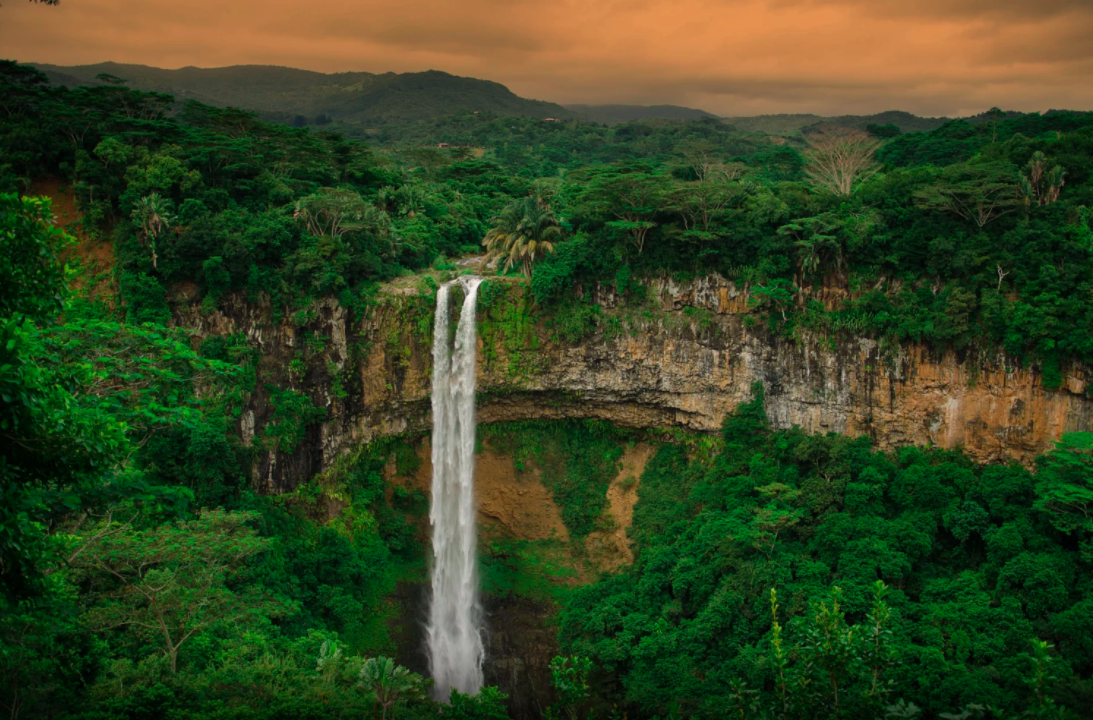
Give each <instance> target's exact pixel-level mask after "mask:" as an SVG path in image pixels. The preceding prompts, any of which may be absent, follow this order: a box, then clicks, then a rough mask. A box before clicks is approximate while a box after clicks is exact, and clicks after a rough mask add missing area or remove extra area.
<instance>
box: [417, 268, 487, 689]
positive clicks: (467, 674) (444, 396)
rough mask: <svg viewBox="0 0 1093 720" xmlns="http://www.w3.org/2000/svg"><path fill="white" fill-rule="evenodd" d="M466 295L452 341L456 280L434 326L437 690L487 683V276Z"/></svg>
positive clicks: (432, 613) (430, 630) (433, 665)
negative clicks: (482, 362)
mask: <svg viewBox="0 0 1093 720" xmlns="http://www.w3.org/2000/svg"><path fill="white" fill-rule="evenodd" d="M460 282H461V283H462V284H463V288H464V291H465V295H464V298H463V308H462V310H461V311H460V313H459V325H458V326H457V328H456V333H455V348H454V350H450V349H449V345H448V342H449V340H448V335H449V333H448V324H449V320H448V314H449V310H448V305H449V297H450V292H449V291H450V288H451V285H452V283H445V284H444V285H443V286H441V287H440V289H439V290H438V292H437V296H436V320H435V322H434V325H433V498H432V507H431V508H430V510H429V521H430V523H431V524H432V527H433V572H432V591H433V593H432V603H431V605H430V607H429V624H428V627H427V628H426V637H427V641H428V650H429V669H430V671H431V673H432V676H433V681H434V682H435V683H436V684H435V686H434V691H433V692H434V695H435V697H436V699H438V700H447V699H448V696H449V695H450V694H451V689H452V688H455V689H456V690H459V691H460V692H462V693H469V694H475V693H477V692H478V690H479V688H481V687H482V659H483V656H484V654H485V652H484V649H483V645H482V609H481V606H480V605H479V604H478V564H477V557H476V547H475V546H476V543H477V537H476V534H475V516H476V510H475V505H474V382H475V360H476V357H477V354H478V348H477V335H476V328H475V317H474V312H475V302H476V300H477V296H478V285H479V284H480V283H481V282H482V281H481V279H480V278H474V277H465V278H461V279H460Z"/></svg>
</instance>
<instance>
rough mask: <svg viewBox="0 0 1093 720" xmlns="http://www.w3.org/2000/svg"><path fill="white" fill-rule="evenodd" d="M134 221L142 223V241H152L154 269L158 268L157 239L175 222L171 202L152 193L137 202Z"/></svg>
mask: <svg viewBox="0 0 1093 720" xmlns="http://www.w3.org/2000/svg"><path fill="white" fill-rule="evenodd" d="M133 219H134V220H136V221H137V222H139V223H140V233H141V239H142V240H143V241H145V242H147V241H148V240H151V245H152V267H153V268H154V267H156V261H157V260H158V257H157V255H156V238H157V237H159V235H160V233H162V232H164V231H165V230H167V228H169V227H170V226H171V223H173V222H174V221H175V218H174V216H173V215H171V201H170V200H164V199H163V198H161V197H160V196H159V193H152V194H151V195H148V196H146V197H142V198H141V199H140V200H139V201H137V206H136V208H134V209H133Z"/></svg>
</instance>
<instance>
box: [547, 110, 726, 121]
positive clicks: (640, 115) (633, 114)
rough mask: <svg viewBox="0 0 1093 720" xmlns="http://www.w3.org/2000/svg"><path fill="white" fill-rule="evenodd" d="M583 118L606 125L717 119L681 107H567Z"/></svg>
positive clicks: (707, 114) (710, 115) (712, 115)
mask: <svg viewBox="0 0 1093 720" xmlns="http://www.w3.org/2000/svg"><path fill="white" fill-rule="evenodd" d="M565 107H566V109H567V110H572V111H573V112H575V113H577V114H578V115H580V116H581V117H584V118H587V119H589V120H594V121H595V122H600V123H603V124H605V125H614V124H616V123H624V122H632V121H634V120H649V119H654V118H655V119H663V120H701V119H702V118H716V117H717V116H716V115H714V114H713V113H708V112H706V111H705V110H696V109H695V108H689V107H680V106H679V105H566V106H565Z"/></svg>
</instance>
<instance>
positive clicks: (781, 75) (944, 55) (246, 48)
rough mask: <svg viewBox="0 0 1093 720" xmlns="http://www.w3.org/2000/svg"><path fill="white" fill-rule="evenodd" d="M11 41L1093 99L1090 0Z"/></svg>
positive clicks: (366, 5) (622, 97) (364, 16)
mask: <svg viewBox="0 0 1093 720" xmlns="http://www.w3.org/2000/svg"><path fill="white" fill-rule="evenodd" d="M0 48H3V54H4V55H6V56H9V57H16V58H18V59H21V60H24V61H29V60H33V61H38V62H49V63H55V64H81V63H92V62H101V61H104V60H115V61H118V62H133V63H144V64H148V65H157V66H160V67H180V66H183V65H197V66H202V67H214V66H220V65H230V64H244V63H259V64H277V65H288V66H294V67H302V68H307V69H312V70H320V71H323V72H337V71H347V70H367V71H370V72H384V71H388V70H391V71H396V72H405V71H419V70H427V69H438V70H445V71H447V72H451V73H455V74H460V75H470V76H474V77H481V78H485V79H489V80H496V81H498V82H502V83H504V84H506V85H508V86H509V87H510V88H511V89H512V90H513V91H514V92H517V93H519V94H521V95H524V96H526V97H535V98H540V99H545V100H553V101H556V102H585V103H615V102H621V103H650V104H652V103H676V104H684V105H691V106H696V107H702V108H703V109H706V110H709V111H711V112H718V113H722V114H726V115H740V114H749V113H766V112H816V113H821V114H842V113H845V112H877V111H881V110H889V109H905V110H909V111H911V112H918V113H921V114H931V115H942V114H946V115H953V114H965V113H971V112H979V111H982V110H984V109H986V108H989V107H991V106H992V105H999V106H1003V107H1007V108H1013V109H1019V110H1042V109H1047V108H1049V107H1072V108H1078V109H1084V108H1093V83H1091V82H1090V79H1091V78H1093V4H1091V3H1089V0H1040V1H1039V2H1037V3H1028V2H1027V1H1026V2H1016V1H1015V0H994V1H992V2H988V1H987V0H945V1H943V0H920V1H919V2H907V1H906V0H869V1H868V2H867V1H866V0H538V1H533V0H460V2H458V3H453V2H451V1H450V0H406V1H405V2H393V1H392V0H363V1H362V0H325V2H321V3H315V2H302V1H301V0H234V1H233V2H223V0H217V1H216V2H214V1H213V0H188V2H186V3H169V2H162V1H161V2H153V1H152V0H65V2H64V3H62V4H61V5H60V6H59V7H55V8H49V7H44V6H40V5H32V4H30V3H26V2H17V1H16V0H12V2H9V3H5V5H4V6H3V7H2V8H0Z"/></svg>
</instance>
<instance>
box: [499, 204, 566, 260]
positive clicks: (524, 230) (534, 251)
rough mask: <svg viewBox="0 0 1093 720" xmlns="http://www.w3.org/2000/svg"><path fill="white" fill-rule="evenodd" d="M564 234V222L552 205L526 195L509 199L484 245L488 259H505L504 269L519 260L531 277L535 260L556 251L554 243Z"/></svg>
mask: <svg viewBox="0 0 1093 720" xmlns="http://www.w3.org/2000/svg"><path fill="white" fill-rule="evenodd" d="M561 235H562V226H561V225H560V224H559V223H558V218H557V217H555V215H554V211H553V210H551V209H550V206H549V205H547V204H546V203H543V202H540V201H538V200H537V199H536V198H533V197H526V198H522V199H520V200H514V201H513V202H511V203H509V204H508V205H506V206H505V208H504V209H503V210H502V211H501V213H500V214H499V215H498V216H497V217H496V218H494V219H493V227H492V228H491V229H490V231H489V232H488V233H486V237H485V239H483V240H482V245H483V246H485V248H486V260H487V261H488V260H492V259H493V258H497V259H499V260H500V259H503V260H504V261H505V265H504V268H503V270H502V272H504V271H508V270H509V268H511V267H512V266H513V265H516V264H517V263H519V264H520V268H521V270H522V271H523V273H524V277H528V278H530V277H531V266H532V264H533V263H534V262H535V261H536V260H537V259H539V258H540V257H542V256H543V255H546V254H548V253H552V252H554V243H555V242H556V240H557V238H559V237H561Z"/></svg>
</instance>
